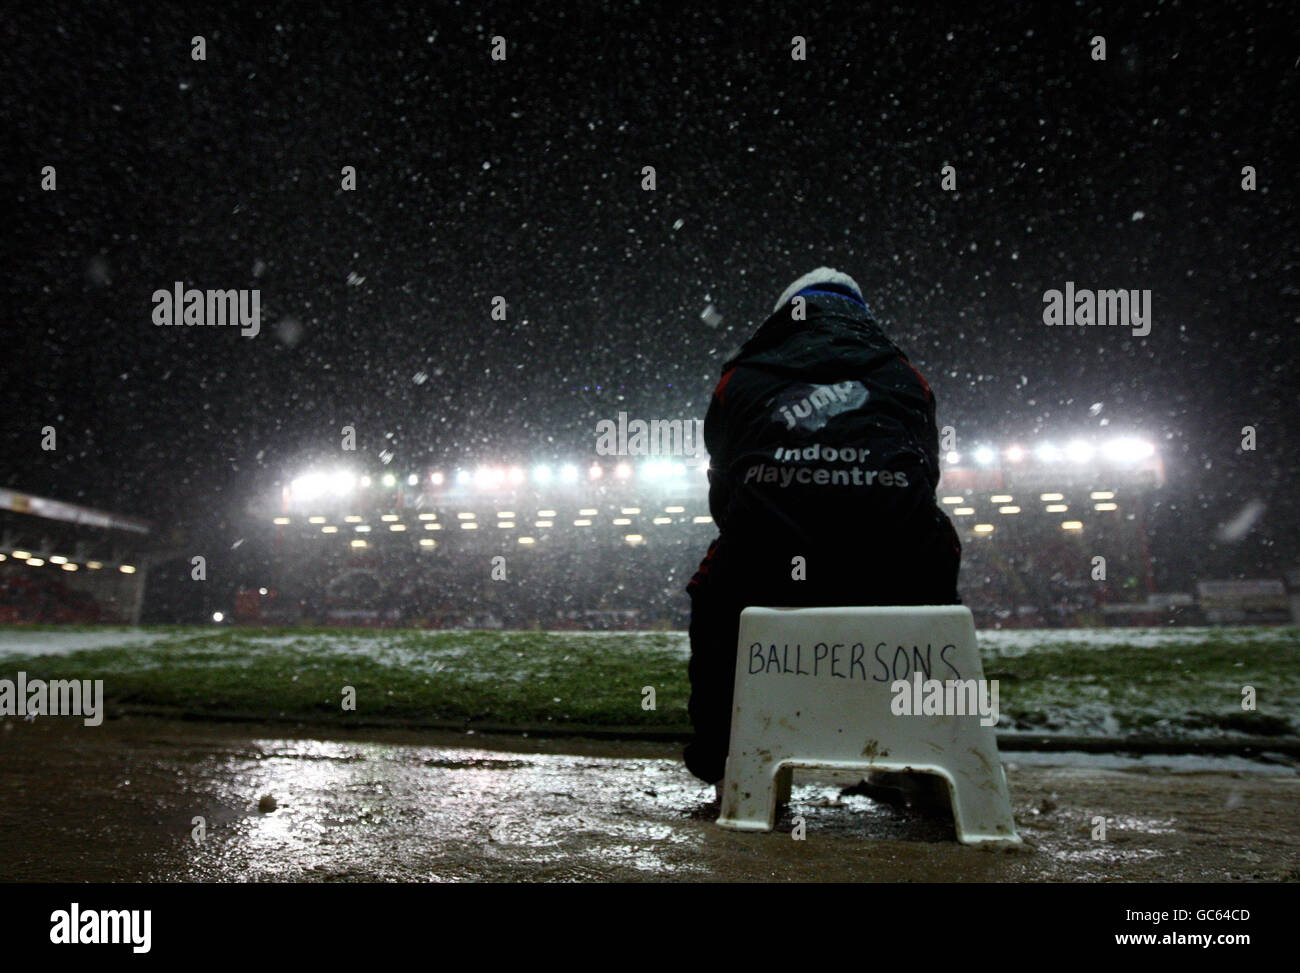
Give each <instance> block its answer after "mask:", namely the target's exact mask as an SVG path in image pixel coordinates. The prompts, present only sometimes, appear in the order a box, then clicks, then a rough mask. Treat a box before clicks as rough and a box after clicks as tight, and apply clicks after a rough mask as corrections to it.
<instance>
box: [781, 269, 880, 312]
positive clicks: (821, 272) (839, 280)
mask: <svg viewBox="0 0 1300 973" xmlns="http://www.w3.org/2000/svg"><path fill="white" fill-rule="evenodd" d="M814 284H839V285H840V286H841V287H847V288H849V289H850V290H852V291H853V293H855V294H857V295H858V300H860V301H862V303H863V304H865V303H867V302H866V299H865V298H864V297H863V296H862V288H861V287H859V286H858V282H857V281H855V280H854V279H853V278H852V277H850V276H849V275H848V274H842V273H840V272H839V271H838V270H835V269H834V268H833V267H818V268H817V269H816V270H813V271H810V272H809V273H806V274H804V275H803V276H802V277H800V278H799V279H798V280H796V281H795V282H794V283H793V284H791V285H790V286H789V287H787V288H786V289H785V291H784V292H783V293H782V294H781V296H780V297H779V298H777V302H776V306H775V307H773V308H772V313H773V314H775V313H776V312H777V311H779V310H781V308H783V307H785V305H786V304H788V303H789V301H790V299H791V298H792V297H794V296H795V295H796V294H798V293H799V292H800V291H801V290H803V289H804V288H805V287H812V286H813V285H814Z"/></svg>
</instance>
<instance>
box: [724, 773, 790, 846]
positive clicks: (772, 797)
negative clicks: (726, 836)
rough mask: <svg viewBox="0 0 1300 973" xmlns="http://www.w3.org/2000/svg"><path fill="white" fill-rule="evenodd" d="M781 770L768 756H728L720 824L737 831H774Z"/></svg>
mask: <svg viewBox="0 0 1300 973" xmlns="http://www.w3.org/2000/svg"><path fill="white" fill-rule="evenodd" d="M781 773H782V770H781V768H779V767H773V766H772V763H771V761H769V760H766V759H756V758H753V757H746V756H745V755H743V754H732V755H731V756H730V757H728V758H727V776H726V777H725V778H723V781H722V807H721V808H720V814H719V815H718V824H719V825H721V826H722V827H724V828H730V829H732V830H733V831H771V830H772V827H773V826H774V825H775V824H776V798H777V790H778V780H777V778H778V777H779V776H780V775H781ZM785 773H789V771H788V770H786V771H785Z"/></svg>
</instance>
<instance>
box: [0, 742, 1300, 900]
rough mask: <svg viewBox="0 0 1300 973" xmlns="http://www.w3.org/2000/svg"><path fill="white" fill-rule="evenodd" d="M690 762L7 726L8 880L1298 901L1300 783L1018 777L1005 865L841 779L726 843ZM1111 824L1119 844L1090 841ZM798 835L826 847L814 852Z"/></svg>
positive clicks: (1203, 767) (1102, 774) (622, 747)
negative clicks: (1114, 894) (1222, 895)
mask: <svg viewBox="0 0 1300 973" xmlns="http://www.w3.org/2000/svg"><path fill="white" fill-rule="evenodd" d="M677 754H678V748H677V747H676V746H674V745H666V744H656V743H636V742H631V743H629V742H595V741H582V740H572V739H569V740H551V741H548V740H539V739H525V738H520V737H504V736H497V737H487V736H481V735H472V734H471V735H466V734H463V733H450V732H428V731H419V732H416V731H380V730H367V731H355V732H353V731H323V730H321V729H320V728H317V727H303V728H294V727H292V726H288V725H258V724H233V723H232V724H215V723H198V722H182V721H175V720H162V719H151V718H140V717H131V718H123V719H119V720H112V721H109V722H106V723H105V724H104V725H102V726H99V727H94V728H91V727H84V726H82V725H81V724H80V722H79V721H76V720H71V719H49V718H42V719H38V720H36V721H35V722H26V721H23V720H18V719H7V720H4V721H3V722H0V835H3V841H0V879H3V880H6V881H94V882H121V881H205V882H206V881H216V882H244V881H295V882H296V881H321V882H324V881H402V882H405V881H413V882H426V881H483V880H486V881H664V880H673V881H683V880H688V881H689V880H700V881H732V880H736V881H772V880H776V881H863V880H867V881H889V882H894V881H908V882H929V881H1012V882H1022V881H1084V882H1095V881H1229V882H1240V881H1270V880H1283V881H1295V880H1297V879H1300V775H1297V770H1296V768H1295V767H1294V766H1289V765H1285V764H1283V765H1280V766H1279V765H1277V764H1265V763H1251V762H1249V761H1244V760H1240V759H1229V760H1216V759H1200V760H1198V761H1195V762H1193V763H1191V764H1187V763H1183V764H1179V762H1178V761H1177V760H1175V761H1172V762H1170V761H1166V762H1165V766H1161V765H1160V764H1159V762H1158V761H1157V762H1152V761H1150V760H1147V761H1139V760H1127V761H1125V760H1115V759H1112V760H1110V761H1109V763H1110V764H1111V766H1109V767H1107V766H1104V764H1106V763H1107V761H1106V759H1105V758H1100V759H1099V758H1091V757H1090V758H1081V757H1079V756H1078V755H1075V756H1073V757H1072V756H1070V755H1066V754H1062V755H1042V754H1038V755H1021V754H1003V758H1004V760H1005V761H1006V762H1007V765H1008V774H1007V776H1008V782H1009V784H1010V788H1011V796H1012V804H1013V810H1014V812H1015V817H1016V822H1017V826H1018V827H1019V829H1020V833H1021V835H1022V836H1023V837H1024V838H1025V839H1026V847H1025V848H1024V849H1022V850H1019V851H1000V852H993V851H981V850H978V849H975V848H969V847H964V846H962V845H958V844H957V843H956V842H955V841H954V840H953V829H952V822H951V818H946V819H940V818H935V817H927V816H924V815H922V814H919V813H918V812H915V811H912V810H908V809H900V808H897V807H893V806H890V805H888V804H885V803H877V802H875V801H872V800H871V799H868V798H866V797H858V796H848V797H841V795H840V791H841V788H842V787H843V786H845V785H848V784H850V783H852V782H853V780H854V778H836V777H834V776H833V775H807V776H797V777H796V779H795V789H794V792H793V796H792V801H791V805H790V808H789V809H788V810H786V811H785V812H783V813H782V815H781V817H780V819H779V820H778V823H777V829H776V831H775V832H773V833H770V834H741V833H736V832H730V831H725V830H723V829H721V828H718V827H717V826H716V825H715V824H714V823H713V819H714V817H715V816H716V814H717V806H716V804H714V803H713V800H712V798H713V792H712V788H710V787H706V786H704V785H701V784H699V783H698V782H697V781H695V780H694V778H692V777H691V776H690V775H689V774H687V773H686V771H685V770H684V769H682V766H681V763H680V762H679V760H678V759H677ZM1031 760H1032V761H1033V762H1032V763H1030V761H1031ZM1071 763H1075V764H1080V765H1075V766H1069V765H1068V764H1071ZM1098 815H1101V816H1104V817H1105V818H1106V819H1107V829H1108V830H1107V835H1106V840H1104V841H1100V840H1094V839H1093V837H1092V828H1093V825H1092V820H1093V818H1094V817H1095V816H1098ZM795 816H802V818H803V819H804V822H805V826H806V839H805V840H802V841H796V840H793V838H792V822H793V820H794V818H795ZM196 817H201V818H203V819H204V820H203V833H202V834H201V836H200V838H199V840H197V841H196V840H195V837H194V836H195V833H196V829H197V824H196V822H195V821H194V819H195V818H196Z"/></svg>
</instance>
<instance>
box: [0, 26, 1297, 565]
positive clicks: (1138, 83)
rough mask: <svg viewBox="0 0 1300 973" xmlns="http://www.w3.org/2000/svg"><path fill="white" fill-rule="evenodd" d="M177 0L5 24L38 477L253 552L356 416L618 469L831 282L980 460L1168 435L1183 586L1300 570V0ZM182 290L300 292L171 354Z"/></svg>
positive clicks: (189, 336)
mask: <svg viewBox="0 0 1300 973" xmlns="http://www.w3.org/2000/svg"><path fill="white" fill-rule="evenodd" d="M153 6H154V5H152V4H150V5H144V6H143V7H142V8H137V6H136V5H133V4H113V5H107V4H92V5H85V6H83V5H76V6H73V5H69V6H67V7H61V8H56V7H51V6H49V5H46V4H40V3H37V4H31V5H25V6H22V7H17V8H14V9H13V10H11V11H9V12H8V13H7V14H6V17H5V19H4V21H3V23H2V24H0V36H3V44H2V45H0V51H2V53H0V79H2V80H3V84H2V85H0V104H2V105H3V115H4V119H5V125H4V130H5V135H6V139H5V146H6V150H5V153H4V163H3V179H4V184H3V192H4V196H5V197H6V199H7V201H8V205H7V206H6V207H5V208H6V209H7V210H8V211H9V212H8V216H7V217H6V220H5V233H4V260H3V263H2V265H0V266H2V267H3V294H4V301H5V311H6V314H5V322H4V325H3V329H4V332H3V333H4V349H5V354H4V373H3V375H4V378H3V384H2V386H0V408H2V409H3V413H4V419H3V439H2V440H0V444H2V446H3V449H2V450H0V465H2V470H0V482H3V483H4V484H5V485H7V486H11V487H14V488H17V489H21V490H25V491H30V492H32V493H36V494H40V495H45V496H52V497H56V498H59V499H65V500H71V501H75V502H81V503H86V504H90V505H93V506H99V507H105V508H108V509H112V510H117V511H121V512H123V513H128V514H134V515H138V516H144V517H148V518H151V519H154V520H156V521H158V522H159V523H160V524H165V525H168V526H180V527H182V528H183V529H184V530H186V531H188V532H190V534H191V535H192V536H195V537H199V538H205V539H209V540H214V539H215V540H219V539H226V540H229V539H230V538H231V537H233V536H234V535H233V533H232V532H233V531H234V530H235V529H236V528H235V526H234V525H235V523H236V521H237V518H238V517H240V516H241V515H242V511H243V510H244V509H245V507H246V505H247V504H248V502H249V501H251V500H252V499H254V498H255V497H257V496H258V495H259V494H265V492H266V491H268V490H270V489H272V488H273V485H274V484H275V483H276V482H277V481H279V480H282V479H283V478H285V477H290V476H292V475H295V474H296V473H298V472H300V471H301V470H302V469H303V468H304V467H305V465H306V464H307V462H308V461H309V460H310V459H311V458H312V457H326V456H329V457H338V456H339V452H338V443H339V429H340V427H341V426H343V425H354V426H355V427H356V429H357V437H358V447H359V448H358V453H357V454H356V455H355V457H354V460H355V463H356V465H357V467H358V468H364V467H370V468H378V467H379V465H380V462H379V458H378V457H379V453H380V452H381V451H384V450H388V451H391V452H392V454H393V458H392V466H391V469H392V470H394V471H395V472H399V473H405V472H407V471H409V470H413V469H421V468H427V464H429V463H443V464H455V463H466V464H469V463H477V462H483V461H501V460H508V461H509V460H517V461H521V462H527V461H533V460H543V459H547V460H555V459H566V458H573V459H575V460H581V459H583V458H586V457H590V456H591V454H592V451H593V448H594V438H595V436H594V429H595V423H596V421H597V420H598V419H601V418H608V417H613V416H615V415H616V414H617V412H618V411H620V410H622V411H626V412H628V413H629V414H630V415H633V416H644V417H665V418H672V417H703V415H704V411H705V408H706V406H707V403H708V396H709V393H710V391H711V388H712V385H713V382H714V381H715V380H716V376H717V371H718V366H719V365H720V364H721V361H722V359H723V357H724V356H725V355H726V353H727V352H729V351H730V350H732V349H733V348H734V347H735V346H736V345H738V344H739V343H740V341H741V340H743V338H744V337H745V336H746V335H747V334H748V333H750V332H751V331H752V330H753V328H754V327H756V326H757V325H758V324H759V323H760V322H761V321H762V319H763V318H764V317H765V316H766V314H767V313H768V312H769V311H770V309H771V304H772V302H773V300H774V299H775V297H776V296H777V295H778V294H779V293H780V292H781V291H782V290H783V289H784V287H785V286H786V284H788V283H789V282H790V281H791V280H793V279H794V278H795V277H797V276H799V275H800V274H802V273H804V272H806V271H808V270H810V269H812V268H813V267H816V266H819V265H822V264H825V265H829V266H833V267H837V268H839V269H841V270H844V271H846V272H848V273H850V274H852V275H853V276H854V277H855V278H856V279H857V280H858V282H859V283H860V284H861V285H862V287H863V290H864V292H865V293H866V295H867V299H868V301H869V302H870V303H871V304H872V306H873V308H874V309H875V310H876V312H877V313H878V315H879V316H880V319H881V321H882V323H883V325H884V326H885V328H886V329H887V330H888V331H889V333H890V334H891V335H892V336H893V337H894V338H895V340H896V341H897V342H898V343H899V344H900V346H901V347H902V348H903V349H904V350H905V351H906V352H907V353H908V354H909V355H910V357H911V358H912V360H913V361H914V363H915V364H916V365H917V367H918V368H920V369H921V371H922V372H923V373H925V374H926V376H927V377H928V378H929V380H930V381H931V384H932V385H933V387H934V389H935V393H936V395H937V397H938V401H939V422H940V424H941V425H952V426H954V427H955V428H956V430H957V433H958V437H959V442H960V443H961V444H964V445H973V444H974V442H976V441H979V440H984V439H988V440H991V441H994V442H999V441H1005V440H1006V439H1007V438H1009V437H1012V436H1015V437H1019V438H1021V439H1022V440H1025V441H1032V439H1033V437H1034V436H1035V435H1036V434H1037V433H1039V432H1040V431H1041V432H1042V433H1043V434H1044V435H1047V434H1056V435H1057V436H1058V437H1059V436H1061V435H1065V434H1073V433H1085V434H1086V433H1088V432H1089V431H1091V430H1096V429H1097V428H1098V425H1099V423H1100V422H1102V421H1103V420H1106V421H1108V422H1109V424H1110V425H1109V427H1108V428H1110V429H1114V430H1117V431H1129V430H1136V431H1139V432H1141V433H1143V434H1145V435H1147V436H1149V437H1151V438H1152V439H1153V440H1154V441H1156V442H1157V443H1158V444H1159V446H1160V448H1161V451H1162V452H1163V454H1164V455H1165V457H1166V462H1167V469H1168V472H1169V475H1170V484H1169V487H1168V488H1167V489H1166V491H1165V492H1164V495H1163V499H1162V501H1161V503H1160V509H1159V511H1158V515H1157V516H1156V518H1155V519H1154V523H1153V525H1152V526H1153V528H1154V530H1155V533H1156V537H1155V550H1156V552H1157V557H1158V560H1159V564H1158V570H1159V574H1158V577H1159V578H1160V579H1161V580H1162V582H1163V583H1164V584H1165V585H1169V584H1185V583H1186V582H1187V580H1188V579H1189V578H1191V577H1216V576H1218V577H1222V576H1229V575H1231V574H1238V575H1245V576H1259V575H1261V574H1262V575H1264V576H1274V575H1276V573H1277V572H1278V570H1279V569H1280V568H1282V567H1284V566H1288V565H1291V564H1294V563H1295V560H1296V556H1297V525H1298V524H1300V503H1298V502H1297V500H1296V494H1297V484H1298V483H1300V476H1298V474H1300V461H1298V460H1297V451H1298V450H1300V434H1298V433H1297V422H1296V419H1295V413H1296V407H1297V394H1296V393H1297V388H1298V387H1300V381H1297V377H1296V376H1297V367H1298V365H1300V362H1298V361H1297V359H1298V357H1300V355H1298V347H1300V345H1298V342H1297V333H1298V332H1297V325H1298V323H1300V322H1298V321H1297V316H1298V315H1297V281H1298V279H1300V278H1298V276H1297V263H1298V260H1297V257H1298V244H1297V240H1298V239H1300V237H1298V236H1297V233H1296V229H1297V220H1298V217H1297V206H1296V198H1295V195H1296V194H1295V178H1296V172H1297V166H1296V163H1297V153H1296V150H1295V146H1296V144H1297V143H1296V139H1295V135H1294V129H1295V126H1296V121H1297V117H1298V115H1300V113H1298V112H1297V97H1296V94H1297V83H1296V74H1297V70H1298V68H1297V64H1298V63H1300V62H1297V53H1298V52H1300V48H1298V46H1297V31H1296V28H1295V19H1294V8H1293V7H1291V5H1288V4H1283V3H1276V4H1258V5H1244V6H1240V7H1236V8H1235V9H1232V8H1227V7H1225V8H1221V9H1216V10H1212V11H1211V10H1203V9H1200V6H1201V5H1191V4H1178V3H1163V4H1145V5H1134V4H1124V5H1116V8H1115V10H1108V9H1104V8H1102V7H1101V6H1098V5H1094V4H1086V5H1085V4H1076V5H1074V6H1072V7H1068V8H1066V7H1062V8H1061V9H1059V10H1058V9H1056V8H1055V7H1054V6H1052V7H1050V8H1049V6H1048V5H1042V4H1036V3H1002V4H996V5H991V6H990V8H989V9H987V10H982V11H972V10H968V9H966V8H965V6H963V7H962V8H961V9H960V10H956V11H952V10H950V11H947V12H942V13H941V12H939V11H938V8H933V9H923V10H921V11H917V12H913V11H912V10H910V9H903V8H910V6H911V5H899V8H894V9H891V10H889V11H887V12H886V11H881V10H877V9H867V8H868V6H870V7H872V8H875V6H876V5H867V4H862V3H850V4H817V5H803V4H795V5H790V6H789V8H788V12H785V13H782V14H779V15H772V14H766V13H761V12H758V11H756V10H755V9H754V8H753V7H751V6H750V5H748V4H744V5H737V6H736V10H734V11H730V10H726V9H722V8H708V9H707V10H706V9H703V8H702V9H700V10H696V11H695V12H692V13H681V12H674V13H673V14H672V15H671V16H670V15H669V14H668V13H666V12H664V11H665V10H667V9H669V8H668V7H661V5H658V4H649V3H645V4H640V5H637V4H629V3H617V4H610V5H608V6H607V7H604V8H601V7H598V6H597V5H595V4H589V5H582V6H581V7H577V8H574V9H570V10H569V11H568V12H565V10H564V9H563V8H562V7H561V6H558V5H555V4H529V5H522V4H521V5H511V4H474V5H469V4H456V5H454V6H450V7H444V8H443V9H440V10H438V11H431V10H425V9H423V7H424V5H417V6H412V7H411V8H409V9H407V10H405V11H402V10H382V9H380V8H379V7H378V6H377V5H369V4H367V5H348V6H346V7H344V6H339V7H333V8H331V9H330V10H329V11H324V10H322V11H318V12H315V13H311V14H307V13H303V12H284V13H277V12H276V11H275V9H273V7H272V6H271V5H265V6H263V5H257V6H253V5H231V6H230V7H229V8H228V9H224V10H222V11H220V12H212V13H207V14H202V15H200V14H197V13H189V12H177V11H160V10H154V9H151V8H152V7H153ZM1120 7H1123V8H1124V9H1123V10H1122V12H1121V11H1120V10H1119V8H1120ZM299 9H300V8H295V10H299ZM672 9H673V10H674V11H675V10H676V8H675V7H673V8H672ZM1049 9H1050V13H1049ZM742 11H744V12H742ZM498 34H499V35H503V36H504V37H505V38H506V43H507V48H506V50H507V58H506V60H505V61H504V62H496V61H493V60H492V59H491V57H490V54H491V38H492V37H493V36H494V35H498ZM1098 34H1100V35H1102V36H1104V37H1105V38H1106V45H1107V59H1106V60H1105V61H1104V62H1097V61H1094V60H1092V59H1091V58H1090V56H1089V52H1090V44H1089V40H1090V38H1092V37H1093V36H1094V35H1098ZM195 35H202V36H203V37H204V38H205V41H206V53H207V60H206V61H203V62H195V61H193V60H192V59H191V43H190V39H191V38H192V37H193V36H195ZM794 35H802V36H804V37H806V38H807V45H808V56H807V60H806V61H794V60H792V59H791V56H790V51H791V37H792V36H794ZM46 165H53V166H55V167H56V170H57V190H56V191H54V192H43V191H42V190H41V170H42V167H43V166H46ZM348 165H351V166H355V167H356V170H357V190H356V191H355V192H345V191H343V190H342V189H341V186H340V183H341V175H340V170H341V169H342V167H344V166H348ZM646 165H652V166H654V167H655V168H656V170H657V181H658V188H657V190H656V191H654V192H647V191H644V190H643V189H642V188H641V181H642V175H641V169H642V167H643V166H646ZM945 165H952V166H954V167H955V168H956V173H957V177H956V178H957V187H958V189H957V191H956V192H945V191H943V190H942V189H941V187H940V178H941V175H940V170H941V168H942V167H943V166H945ZM1245 165H1251V166H1255V167H1256V169H1257V172H1258V176H1257V178H1258V186H1259V188H1258V189H1257V190H1256V191H1254V192H1248V191H1243V190H1242V188H1241V179H1242V177H1241V168H1242V166H1245ZM679 220H680V221H681V225H680V228H677V229H674V224H676V223H677V221H679ZM177 280H180V281H184V282H185V283H186V284H187V285H188V286H191V287H198V288H223V289H224V288H254V287H256V288H260V290H261V301H262V332H261V334H260V335H258V336H257V337H256V338H252V339H249V338H243V337H240V336H239V334H238V332H237V331H236V330H235V329H232V328H227V329H216V328H208V329H199V328H160V327H155V326H154V325H153V323H152V321H151V317H150V316H151V311H152V304H151V300H150V299H151V295H152V294H153V292H154V291H155V290H157V289H159V288H170V287H171V286H172V284H173V283H174V282H175V281H177ZM1067 280H1073V281H1075V282H1076V283H1077V284H1078V285H1079V286H1080V287H1093V288H1135V289H1145V288H1149V289H1151V290H1152V292H1153V298H1152V301H1153V309H1154V322H1153V325H1152V330H1151V334H1150V335H1149V336H1147V337H1145V338H1135V337H1133V336H1132V335H1131V333H1130V332H1129V331H1128V329H1121V328H1112V329H1100V328H1092V329H1084V328H1049V327H1046V326H1045V325H1044V324H1043V322H1042V309H1043V303H1042V299H1043V293H1044V291H1045V290H1047V289H1049V288H1054V287H1055V288H1060V287H1063V286H1064V284H1065V282H1066V281H1067ZM350 281H351V282H350ZM494 295H501V296H503V297H504V298H505V299H506V301H507V305H508V319H507V320H506V321H504V322H501V321H493V320H492V319H491V316H490V311H491V300H492V297H493V296H494ZM710 303H712V304H714V305H715V306H716V308H717V310H718V312H719V313H720V314H721V315H722V317H723V320H722V323H721V324H720V325H717V326H710V325H708V324H707V323H705V322H704V321H703V320H702V319H701V313H702V312H703V311H704V310H705V308H706V307H708V305H709V304H710ZM295 339H296V340H295ZM424 376H427V379H425V380H421V379H422V378H424ZM1098 404H1099V406H1100V407H1099V408H1098ZM1248 424H1249V425H1254V426H1255V427H1256V428H1257V430H1258V444H1259V445H1258V449H1257V450H1256V451H1254V452H1251V453H1243V452H1242V451H1241V449H1240V442H1241V428H1242V427H1243V426H1244V425H1248ZM46 425H53V426H55V427H56V429H57V430H58V435H59V449H58V450H57V451H56V452H53V453H50V452H46V451H43V450H42V449H41V432H40V430H41V427H43V426H46ZM1255 499H1257V500H1261V501H1263V502H1264V504H1265V508H1264V514H1263V516H1262V517H1261V518H1260V519H1259V520H1258V521H1257V522H1256V523H1255V524H1254V527H1253V529H1252V531H1251V532H1250V533H1249V534H1247V536H1246V537H1245V538H1244V539H1242V540H1240V541H1238V542H1236V543H1231V544H1224V543H1217V542H1215V541H1214V539H1213V531H1214V528H1215V526H1216V525H1217V524H1219V523H1220V522H1222V521H1225V520H1227V519H1229V518H1231V517H1232V516H1233V515H1235V514H1236V513H1237V512H1238V511H1240V510H1241V509H1242V508H1243V507H1244V506H1245V505H1246V504H1247V503H1248V502H1250V501H1251V500H1255Z"/></svg>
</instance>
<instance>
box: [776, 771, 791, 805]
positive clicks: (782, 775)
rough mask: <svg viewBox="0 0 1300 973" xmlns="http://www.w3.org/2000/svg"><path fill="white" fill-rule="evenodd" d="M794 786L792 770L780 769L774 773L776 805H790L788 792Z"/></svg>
mask: <svg viewBox="0 0 1300 973" xmlns="http://www.w3.org/2000/svg"><path fill="white" fill-rule="evenodd" d="M793 785H794V768H793V767H782V768H781V769H780V770H778V771H777V772H776V805H777V807H778V808H779V807H780V806H781V805H782V804H789V803H790V791H791V789H792V787H793Z"/></svg>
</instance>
